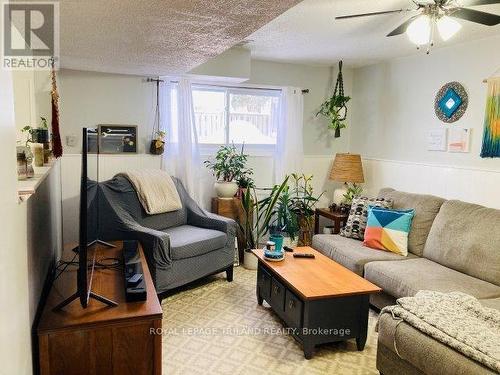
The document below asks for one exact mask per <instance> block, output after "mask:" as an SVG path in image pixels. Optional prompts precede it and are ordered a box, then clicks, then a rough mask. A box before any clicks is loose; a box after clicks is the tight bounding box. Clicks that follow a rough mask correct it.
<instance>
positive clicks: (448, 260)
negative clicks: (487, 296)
mask: <svg viewBox="0 0 500 375" xmlns="http://www.w3.org/2000/svg"><path fill="white" fill-rule="evenodd" d="M499 228H500V210H495V209H493V208H486V207H483V206H479V205H476V204H472V203H465V202H461V201H448V202H445V203H444V204H443V206H442V207H441V211H440V212H439V214H438V215H437V216H436V220H435V221H434V225H433V226H432V229H431V232H430V233H429V239H428V240H427V243H426V245H425V249H424V257H426V258H428V259H431V260H433V261H435V262H438V263H440V264H442V265H444V266H446V267H449V268H453V269H455V270H457V271H460V272H463V273H466V274H468V275H470V276H474V277H477V278H479V279H481V280H485V281H489V282H490V283H493V284H496V285H500V251H499V246H500V230H499Z"/></svg>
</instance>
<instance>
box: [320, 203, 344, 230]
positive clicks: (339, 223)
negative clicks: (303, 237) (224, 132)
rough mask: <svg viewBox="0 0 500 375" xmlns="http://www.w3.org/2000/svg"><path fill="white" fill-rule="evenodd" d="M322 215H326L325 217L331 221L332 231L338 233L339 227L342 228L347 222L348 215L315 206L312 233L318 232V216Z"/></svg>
mask: <svg viewBox="0 0 500 375" xmlns="http://www.w3.org/2000/svg"><path fill="white" fill-rule="evenodd" d="M320 216H323V217H326V218H327V219H330V220H332V221H333V224H334V227H333V233H334V234H338V233H340V228H342V227H343V226H344V225H345V223H346V222H347V218H348V217H349V214H348V213H347V214H344V213H342V212H340V211H334V212H332V211H331V210H330V209H329V208H316V211H315V212H314V233H315V234H318V233H319V217H320Z"/></svg>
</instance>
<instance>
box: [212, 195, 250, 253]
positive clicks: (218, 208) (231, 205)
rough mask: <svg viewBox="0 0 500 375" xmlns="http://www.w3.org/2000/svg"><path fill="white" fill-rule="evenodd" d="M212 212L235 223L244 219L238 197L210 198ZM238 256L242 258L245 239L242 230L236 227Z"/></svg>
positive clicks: (243, 212) (243, 211)
mask: <svg viewBox="0 0 500 375" xmlns="http://www.w3.org/2000/svg"><path fill="white" fill-rule="evenodd" d="M212 213H214V214H217V215H221V216H224V217H228V218H230V219H233V220H234V221H236V222H237V223H243V222H244V220H245V210H244V209H243V206H242V204H241V200H239V199H238V198H230V199H221V198H217V197H213V198H212ZM237 238H238V251H239V254H238V257H239V260H240V261H241V260H242V259H243V249H244V247H245V239H244V235H243V233H242V231H241V230H240V229H238V233H237Z"/></svg>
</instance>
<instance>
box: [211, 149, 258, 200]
mask: <svg viewBox="0 0 500 375" xmlns="http://www.w3.org/2000/svg"><path fill="white" fill-rule="evenodd" d="M247 159H248V155H247V154H245V153H244V145H242V146H241V151H238V150H237V149H236V146H235V145H234V144H233V145H229V146H221V147H220V148H219V149H218V150H217V153H216V154H215V159H214V160H213V161H212V160H205V162H204V163H205V165H206V166H207V168H208V169H211V170H212V174H213V175H214V176H215V178H216V179H217V181H216V182H215V192H216V193H217V196H218V197H219V198H224V199H229V198H232V197H234V195H235V194H236V192H237V191H238V181H239V179H240V178H241V177H242V176H244V177H249V176H250V175H251V174H252V173H253V172H252V169H250V168H246V163H247Z"/></svg>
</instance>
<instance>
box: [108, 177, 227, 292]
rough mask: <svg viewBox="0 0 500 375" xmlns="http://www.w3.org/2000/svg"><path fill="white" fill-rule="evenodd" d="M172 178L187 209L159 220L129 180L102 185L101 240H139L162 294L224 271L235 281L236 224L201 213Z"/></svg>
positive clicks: (160, 215) (123, 179)
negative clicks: (146, 206) (148, 212)
mask: <svg viewBox="0 0 500 375" xmlns="http://www.w3.org/2000/svg"><path fill="white" fill-rule="evenodd" d="M173 179H174V182H175V185H176V188H177V191H178V193H179V196H180V198H181V202H182V209H180V210H178V211H174V212H168V213H164V214H158V215H148V214H147V213H146V212H145V211H144V209H143V207H142V205H141V203H140V202H139V200H138V198H137V193H136V191H135V189H134V188H133V186H132V185H131V184H130V182H129V181H128V180H127V179H126V178H125V177H123V176H117V177H115V178H113V179H111V180H109V181H106V182H102V183H100V198H99V207H100V209H99V216H100V228H99V238H101V239H103V240H106V241H111V240H125V239H134V240H139V241H140V242H141V244H142V246H143V248H144V252H145V255H146V259H147V261H148V266H149V269H150V271H151V275H152V277H153V281H154V283H155V287H156V291H157V293H158V294H160V293H163V292H166V291H168V290H170V289H174V288H177V287H179V286H182V285H185V284H187V283H190V282H192V281H194V280H197V279H199V278H202V277H204V276H207V275H210V274H214V273H217V272H222V271H226V274H227V280H228V281H232V279H233V262H234V243H235V242H234V239H235V236H236V231H237V224H236V222H235V221H234V220H231V219H228V218H225V217H222V216H218V215H214V214H211V213H209V212H206V211H204V210H203V209H201V208H200V207H199V206H198V205H197V204H196V202H195V201H194V200H193V199H192V198H191V197H190V196H189V195H188V194H187V192H186V190H185V189H184V186H183V185H182V183H181V182H180V181H179V180H178V179H176V178H173Z"/></svg>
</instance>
